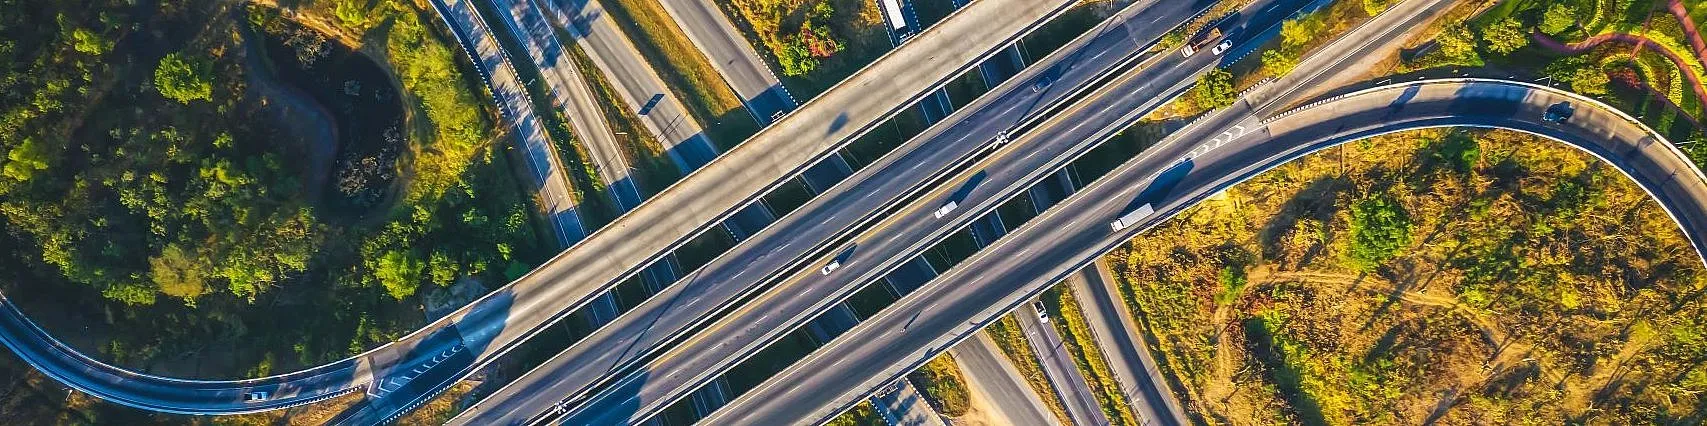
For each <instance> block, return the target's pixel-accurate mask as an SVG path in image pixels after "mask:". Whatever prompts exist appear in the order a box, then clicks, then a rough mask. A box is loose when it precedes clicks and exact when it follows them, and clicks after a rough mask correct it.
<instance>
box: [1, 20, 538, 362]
mask: <svg viewBox="0 0 1707 426" xmlns="http://www.w3.org/2000/svg"><path fill="white" fill-rule="evenodd" d="M344 3H361V4H362V6H361V7H362V8H363V10H365V11H367V12H368V13H370V17H375V19H376V21H367V20H363V22H361V24H363V25H371V24H372V23H373V22H377V20H383V21H385V22H389V23H391V25H390V26H389V27H388V31H385V32H374V33H373V34H371V36H372V37H374V38H375V39H374V40H368V42H370V43H372V44H371V45H373V46H376V47H377V46H383V51H384V53H385V55H386V59H387V60H389V61H390V62H391V64H390V65H391V66H390V67H388V68H387V69H388V70H394V71H395V72H396V77H397V80H398V81H400V82H402V86H403V87H402V90H401V91H402V92H404V94H405V95H404V96H403V99H404V100H405V102H406V103H407V107H408V108H410V109H412V110H413V111H414V112H415V113H414V114H412V116H413V117H415V120H413V121H411V122H409V123H406V125H405V126H404V127H403V130H402V132H401V133H400V134H398V135H397V136H398V137H397V138H395V139H396V140H393V141H391V142H392V143H395V144H397V145H398V146H397V147H396V148H397V149H400V150H401V151H400V153H399V154H397V155H399V156H400V157H402V160H400V161H399V162H398V163H399V164H401V166H397V167H395V168H394V167H391V166H387V167H386V168H387V169H388V170H384V171H383V172H386V173H393V174H396V175H397V176H401V177H405V178H407V179H408V180H406V181H403V183H402V184H400V185H399V187H400V188H401V192H400V193H399V195H397V196H396V197H394V198H396V200H394V201H391V202H389V203H388V204H386V205H385V206H386V210H382V211H381V212H380V213H379V214H377V215H373V217H368V218H364V219H363V220H359V221H357V220H335V219H330V218H328V214H327V213H326V209H325V208H324V207H323V206H320V205H319V204H318V200H310V199H307V197H306V195H305V194H306V191H304V183H303V182H305V181H306V180H305V179H304V178H303V177H302V175H301V174H302V173H303V172H302V170H303V169H304V168H305V165H304V164H301V163H302V162H303V160H302V158H303V157H304V156H303V155H300V154H299V152H300V149H302V148H301V146H300V145H297V143H299V142H300V141H297V140H295V138H294V135H297V134H300V133H295V132H291V131H288V129H287V126H290V125H292V123H286V122H280V120H277V119H276V118H275V117H277V115H275V114H274V113H273V112H272V110H269V109H267V108H266V107H265V106H264V105H265V104H267V103H263V102H260V99H257V98H256V96H257V95H256V94H257V93H266V91H264V90H253V89H251V88H250V87H248V85H250V84H265V83H256V82H258V81H263V82H264V81H266V80H265V79H262V78H259V77H256V70H254V69H251V68H249V64H267V63H268V61H266V60H253V61H251V60H249V59H254V58H245V57H244V56H243V55H247V54H248V53H247V52H249V50H248V47H249V46H245V45H243V44H242V43H250V42H259V40H258V39H257V38H256V37H252V36H253V35H263V36H265V35H267V34H270V33H272V32H273V31H274V30H276V29H278V28H283V27H284V26H285V24H289V23H288V22H284V21H282V20H283V19H285V18H282V17H281V16H283V15H287V14H281V13H279V11H278V10H275V9H270V8H267V7H262V6H258V5H251V6H250V7H248V9H247V11H248V12H249V13H248V14H247V15H248V16H246V17H245V16H243V15H245V14H244V13H235V14H233V13H215V12H214V11H215V10H226V8H225V6H226V5H222V4H221V3H220V2H217V1H214V0H169V1H166V2H163V3H162V4H161V5H160V7H159V8H147V10H146V12H144V13H143V14H141V15H138V16H132V15H129V14H128V13H131V12H132V11H139V10H142V9H137V8H134V7H132V6H130V5H128V4H127V3H125V2H123V1H118V0H87V1H74V2H42V1H23V0H0V33H4V34H7V35H8V36H7V39H6V40H0V61H3V63H5V64H8V65H7V67H6V68H3V69H0V73H3V75H0V246H6V247H8V249H7V250H6V251H5V252H4V253H0V256H3V258H0V264H4V265H6V266H5V268H0V269H6V270H8V272H9V273H16V274H18V275H21V276H25V278H21V279H17V280H8V282H4V283H0V284H3V285H5V286H7V290H8V291H9V293H8V294H9V295H17V294H27V295H33V297H40V298H44V299H46V300H51V301H54V302H55V303H66V304H75V305H81V306H95V307H92V308H87V309H78V310H76V312H73V313H71V314H70V315H68V318H63V319H57V320H55V319H53V318H56V317H53V316H49V317H46V318H49V319H50V321H49V322H48V323H47V324H45V325H46V326H47V327H48V329H49V330H50V331H57V330H73V329H82V328H83V326H84V325H85V324H79V323H76V321H89V323H88V324H87V325H95V326H96V327H95V329H96V330H100V324H101V323H102V322H105V323H106V324H108V325H116V324H124V325H125V328H124V332H123V333H110V334H108V333H94V335H95V336H111V337H110V339H111V340H110V341H105V342H96V343H95V344H96V345H98V346H99V347H100V348H101V351H100V352H105V353H106V356H107V357H108V359H109V360H111V361H114V362H121V363H124V364H125V365H128V366H136V365H151V366H163V367H161V368H164V370H157V371H158V372H161V373H165V374H173V375H178V374H186V373H188V374H200V375H209V376H219V377H232V376H238V375H242V374H245V373H246V372H247V373H248V374H251V375H264V374H269V373H273V372H278V371H280V370H282V371H288V370H291V369H294V368H296V367H300V366H302V365H312V364H317V363H320V362H325V361H328V360H332V359H337V358H341V357H343V356H347V355H348V354H350V353H352V352H356V351H360V350H364V349H366V348H369V347H372V345H374V344H376V343H379V342H383V341H387V340H390V339H393V338H395V337H397V336H398V335H401V334H402V333H403V332H405V331H407V330H411V329H413V328H414V327H416V326H418V325H419V324H420V323H421V322H422V321H423V320H424V318H421V314H420V313H419V310H418V309H417V304H416V303H415V302H414V301H413V300H411V299H409V298H410V297H411V296H412V295H414V294H415V293H417V292H418V291H419V289H420V288H422V286H438V285H448V284H450V283H451V282H453V281H455V280H458V279H461V278H464V277H475V278H478V279H480V280H481V281H482V282H484V283H487V284H489V285H491V284H497V283H502V282H504V281H506V280H508V279H510V278H514V277H516V276H519V275H521V274H522V273H525V272H526V271H527V269H528V268H529V267H530V266H531V265H533V264H534V263H536V262H538V261H539V260H541V259H543V257H544V255H546V254H548V253H545V252H543V251H542V250H543V247H542V245H541V244H540V243H541V239H540V238H538V236H537V235H536V234H535V230H534V223H533V222H532V213H531V212H532V204H531V201H530V200H529V199H528V198H527V197H526V196H525V195H523V193H522V192H521V190H520V187H519V186H518V185H517V184H516V182H515V181H514V178H513V175H512V174H511V170H510V168H509V167H508V165H507V164H506V163H505V161H506V159H505V158H504V157H503V156H502V155H499V153H501V152H502V151H495V150H494V149H493V148H494V147H495V146H500V145H496V144H495V143H496V142H501V140H494V139H492V137H491V126H492V123H491V122H489V121H488V118H487V117H488V116H487V114H488V111H487V110H486V106H485V105H484V103H483V102H482V101H481V99H480V98H479V97H478V96H477V93H478V92H476V90H475V89H474V88H475V87H476V86H475V83H476V82H475V81H472V80H470V79H469V78H468V76H467V75H466V74H465V73H464V72H463V71H462V69H461V68H460V65H459V64H458V62H457V61H458V59H457V58H458V56H457V55H458V53H457V52H456V51H455V50H453V49H454V46H452V45H450V44H448V43H446V42H445V40H444V37H443V36H442V35H440V34H436V33H435V32H434V29H433V27H431V26H430V25H429V24H430V21H424V20H422V16H428V17H430V16H431V15H430V12H428V13H429V14H428V15H423V14H422V11H421V10H417V9H415V8H414V7H413V6H411V5H410V4H409V3H406V2H404V3H399V2H378V3H374V5H375V6H374V7H373V8H372V9H371V10H369V9H367V6H366V5H365V4H366V3H367V2H344ZM334 6H336V5H334V4H333V3H331V2H328V1H320V2H311V3H310V4H308V5H306V6H303V7H304V9H302V10H298V11H297V13H303V14H316V13H327V14H328V15H327V16H330V15H329V14H330V13H331V12H330V10H331V9H333V8H334ZM322 7H324V8H326V9H328V10H327V11H320V10H319V9H317V8H322ZM345 7H346V8H347V7H350V6H345ZM239 12H242V11H239ZM233 18H236V19H233ZM321 22H339V21H338V20H336V19H324V20H322V21H321ZM251 24H252V25H253V26H252V27H250V28H243V27H242V26H244V25H251ZM351 25H353V23H352V24H351ZM143 28H186V29H191V30H186V31H139V30H138V29H143ZM344 31H348V32H350V33H358V34H365V33H364V32H358V31H354V29H345V30H344ZM295 34H297V35H298V37H295V38H292V39H291V40H292V41H291V42H289V43H288V44H291V45H292V46H293V47H301V48H300V49H298V54H299V55H301V54H306V55H309V56H310V57H309V58H308V59H310V60H308V61H304V62H305V63H313V62H314V61H313V60H314V59H316V58H320V57H324V54H325V51H326V48H327V46H325V45H324V43H329V42H331V41H330V40H331V39H330V38H328V37H310V36H304V35H303V34H307V33H302V32H296V33H295ZM274 71H275V73H276V72H277V70H274ZM272 84H283V83H282V82H279V81H273V83H272ZM310 101H312V100H310ZM270 103H276V102H270ZM388 139H389V138H388ZM392 169H394V170H392ZM400 179H401V178H400ZM327 189H335V188H330V187H329V188H327ZM14 266H15V267H14ZM20 288H21V289H23V290H24V291H18V292H14V290H18V289H20ZM284 288H289V290H290V291H280V290H281V289H284ZM103 305H104V308H103V307H101V306H103ZM304 306H312V307H313V308H312V309H311V311H312V312H314V315H300V313H301V312H303V309H304ZM25 309H26V311H29V310H31V309H34V308H31V307H30V306H28V305H27V304H26V306H25ZM85 313H86V314H87V316H81V315H84V314H85ZM55 321H72V322H73V323H71V324H60V323H57V322H55ZM261 321H265V322H267V324H266V326H265V327H262V326H259V325H256V324H258V322H261ZM56 334H57V333H56ZM72 341H73V342H74V343H77V344H87V343H89V342H83V341H81V340H77V339H73V340H72ZM235 341H241V342H242V344H241V345H235V344H232V342H235ZM217 345H230V346H217ZM210 348H218V349H214V350H209V349H210ZM188 353H203V354H208V355H207V356H215V357H219V358H222V359H229V360H232V362H231V364H235V365H231V368H232V369H231V370H230V371H224V370H220V369H219V368H223V367H216V368H214V369H212V370H210V369H208V368H207V367H205V365H203V366H197V367H195V368H193V369H190V368H185V369H176V368H178V367H177V365H178V363H180V361H181V360H183V359H184V357H183V356H182V354H188ZM192 361H194V360H193V359H192ZM197 364H199V363H197ZM219 365H227V364H224V363H221V364H219ZM251 367H253V368H251Z"/></svg>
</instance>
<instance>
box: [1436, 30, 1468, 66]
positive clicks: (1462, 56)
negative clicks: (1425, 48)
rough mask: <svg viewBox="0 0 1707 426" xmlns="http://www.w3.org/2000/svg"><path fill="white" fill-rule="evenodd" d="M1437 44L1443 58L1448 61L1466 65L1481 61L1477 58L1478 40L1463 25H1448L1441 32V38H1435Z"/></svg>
mask: <svg viewBox="0 0 1707 426" xmlns="http://www.w3.org/2000/svg"><path fill="white" fill-rule="evenodd" d="M1435 43H1436V44H1437V45H1438V46H1440V54H1441V56H1444V57H1446V59H1447V60H1448V61H1451V62H1458V63H1465V62H1477V60H1478V59H1479V58H1477V56H1476V39H1475V38H1474V37H1472V35H1471V34H1470V29H1469V28H1468V27H1465V26H1464V25H1463V24H1452V25H1448V26H1447V27H1446V28H1445V29H1443V30H1441V32H1440V36H1438V37H1436V38H1435Z"/></svg>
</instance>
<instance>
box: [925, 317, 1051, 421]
mask: <svg viewBox="0 0 1707 426" xmlns="http://www.w3.org/2000/svg"><path fill="white" fill-rule="evenodd" d="M949 353H952V354H954V360H955V361H959V362H960V369H961V371H965V372H966V382H967V383H966V384H967V385H968V386H972V387H975V388H979V389H982V390H983V391H984V395H985V396H986V397H988V398H989V399H990V405H992V406H993V407H991V408H994V409H995V410H996V411H999V412H1001V418H1002V419H1005V420H1007V422H1008V424H1015V425H1054V424H1059V423H1060V421H1059V420H1056V419H1055V414H1054V413H1051V412H1050V411H1049V407H1048V406H1045V405H1043V400H1042V399H1041V397H1040V396H1038V395H1037V392H1035V391H1032V390H1031V385H1029V384H1027V383H1026V382H1025V377H1023V376H1021V375H1020V372H1019V369H1018V368H1015V367H1014V366H1013V364H1012V363H1009V362H1008V359H1007V357H1006V356H1004V355H1002V354H1001V349H999V348H997V347H996V342H993V341H990V336H986V335H984V334H982V333H980V334H979V335H978V336H977V337H973V338H969V339H966V340H965V341H962V342H960V344H958V345H954V348H953V349H950V350H949Z"/></svg>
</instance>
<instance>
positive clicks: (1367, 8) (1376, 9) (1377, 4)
mask: <svg viewBox="0 0 1707 426" xmlns="http://www.w3.org/2000/svg"><path fill="white" fill-rule="evenodd" d="M1392 5H1393V0H1363V12H1364V13H1368V14H1369V16H1375V15H1379V14H1381V12H1382V11H1384V10H1387V7H1388V6H1392Z"/></svg>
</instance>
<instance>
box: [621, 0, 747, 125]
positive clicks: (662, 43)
mask: <svg viewBox="0 0 1707 426" xmlns="http://www.w3.org/2000/svg"><path fill="white" fill-rule="evenodd" d="M602 4H603V5H604V7H605V12H606V13H609V14H610V17H611V18H612V19H614V20H615V21H616V23H617V26H619V27H621V28H622V31H623V32H624V33H627V34H628V39H629V40H632V41H634V47H635V48H636V49H638V50H640V55H641V56H644V57H645V58H646V62H647V63H648V64H650V65H651V66H652V70H653V71H657V72H658V78H661V79H663V80H664V85H665V86H666V87H669V89H670V92H671V94H674V95H675V96H676V99H679V100H681V101H682V104H683V105H685V106H687V108H688V113H689V114H692V115H693V117H694V119H696V120H698V121H699V123H700V125H701V126H704V127H705V133H706V136H708V137H710V138H711V141H712V143H715V144H717V146H718V147H720V148H722V149H724V150H728V149H729V148H732V147H734V146H735V145H737V144H740V143H741V141H744V140H747V137H749V136H752V135H753V134H754V133H758V132H759V122H758V121H757V120H755V119H754V118H753V114H752V113H750V112H748V111H747V108H746V106H745V105H742V104H741V98H740V97H739V96H738V95H736V94H735V91H734V90H733V89H730V88H729V84H728V83H727V82H725V81H724V80H723V75H722V74H719V73H718V72H717V68H715V67H712V66H711V60H709V59H706V57H705V54H704V53H702V52H700V51H699V48H698V47H695V46H694V44H693V40H690V39H688V36H687V34H685V33H683V32H682V29H681V27H678V26H676V22H675V21H674V20H673V19H672V18H670V14H669V12H668V11H665V10H664V5H662V4H660V3H658V0H606V1H605V2H604V3H602Z"/></svg>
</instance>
